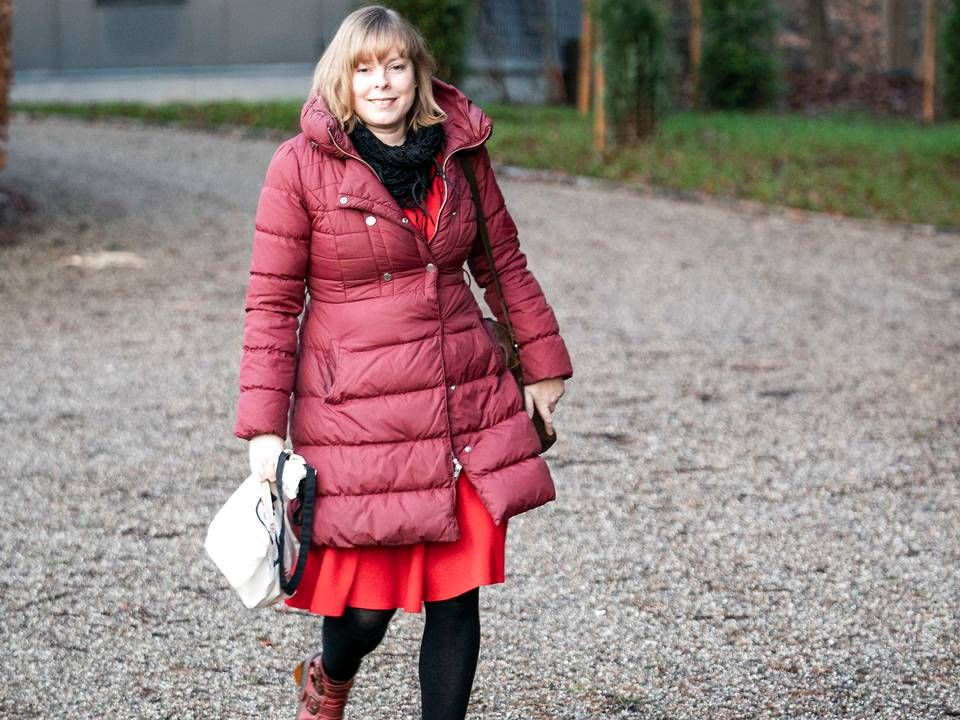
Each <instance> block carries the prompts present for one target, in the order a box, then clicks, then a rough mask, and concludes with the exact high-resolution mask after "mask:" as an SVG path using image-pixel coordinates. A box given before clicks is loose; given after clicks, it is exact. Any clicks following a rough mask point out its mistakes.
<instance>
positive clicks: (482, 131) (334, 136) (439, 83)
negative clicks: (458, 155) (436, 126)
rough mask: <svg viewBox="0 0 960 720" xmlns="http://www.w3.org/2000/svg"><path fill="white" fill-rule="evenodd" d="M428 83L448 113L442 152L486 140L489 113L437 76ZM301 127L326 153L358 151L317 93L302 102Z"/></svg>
mask: <svg viewBox="0 0 960 720" xmlns="http://www.w3.org/2000/svg"><path fill="white" fill-rule="evenodd" d="M431 84H432V85H433V97H434V100H436V102H437V104H438V105H439V106H440V109H442V110H443V111H444V112H445V113H446V114H447V119H446V120H445V121H444V123H443V129H444V135H445V140H444V154H449V153H450V152H451V151H452V150H455V149H457V148H461V147H469V146H472V145H479V144H481V143H483V142H485V141H486V140H487V138H488V137H489V135H490V133H491V132H492V131H493V121H492V120H491V119H490V117H489V116H488V115H487V114H486V113H485V112H484V111H483V110H481V109H480V108H479V107H478V106H477V105H475V104H474V103H473V101H471V100H470V98H468V97H467V96H466V95H464V94H463V93H462V92H460V90H458V89H457V88H455V87H454V86H453V85H451V84H449V83H446V82H444V81H443V80H440V79H438V78H436V77H434V78H431ZM300 128H301V129H302V130H303V134H304V135H305V136H306V138H307V139H308V140H310V141H311V142H313V143H316V144H317V145H318V146H319V148H320V149H321V150H323V151H324V152H326V153H330V154H331V155H335V156H337V157H344V156H346V155H351V154H352V155H356V154H357V151H356V148H355V147H354V146H353V142H352V141H351V140H350V136H349V135H347V133H346V132H344V129H343V127H342V126H341V124H340V121H339V120H338V119H337V118H336V117H335V116H334V115H333V113H331V112H330V109H329V108H328V107H327V103H326V101H325V100H324V99H323V98H321V97H320V96H317V95H315V96H314V97H312V98H310V99H309V100H307V101H306V102H305V103H304V104H303V108H302V109H301V111H300Z"/></svg>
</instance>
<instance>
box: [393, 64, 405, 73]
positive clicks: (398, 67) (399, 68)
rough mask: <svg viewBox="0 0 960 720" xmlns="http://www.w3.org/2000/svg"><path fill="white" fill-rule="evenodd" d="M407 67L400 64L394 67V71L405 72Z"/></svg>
mask: <svg viewBox="0 0 960 720" xmlns="http://www.w3.org/2000/svg"><path fill="white" fill-rule="evenodd" d="M405 67H406V65H403V64H400V65H394V66H393V69H394V70H398V71H399V70H403V69H404V68H405Z"/></svg>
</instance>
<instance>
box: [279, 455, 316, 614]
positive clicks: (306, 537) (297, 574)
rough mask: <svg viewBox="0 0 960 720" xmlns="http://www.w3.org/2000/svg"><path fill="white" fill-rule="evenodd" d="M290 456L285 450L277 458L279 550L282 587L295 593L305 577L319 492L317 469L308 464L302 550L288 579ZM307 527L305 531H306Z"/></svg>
mask: <svg viewBox="0 0 960 720" xmlns="http://www.w3.org/2000/svg"><path fill="white" fill-rule="evenodd" d="M289 458H290V453H289V452H288V451H286V450H284V451H283V452H282V453H280V457H279V458H278V459H277V494H278V495H279V496H280V507H281V512H280V518H281V519H280V539H279V541H278V547H277V552H278V556H279V563H280V589H281V590H283V591H284V592H285V593H286V594H287V595H293V594H294V593H295V592H296V591H297V586H298V585H299V584H300V578H302V577H303V571H304V568H306V566H307V553H309V552H310V539H311V536H312V535H313V506H314V500H315V498H316V494H317V471H316V470H314V469H313V468H312V467H310V466H309V465H307V466H306V467H307V477H306V478H304V481H303V482H304V484H303V502H302V504H301V505H300V517H301V524H300V527H301V528H303V529H301V531H300V552H299V554H298V555H297V565H296V569H295V570H294V571H293V576H292V577H291V578H290V579H289V580H287V569H286V568H285V567H283V546H284V544H285V542H286V533H287V527H288V526H287V511H286V508H285V507H284V504H283V468H284V466H285V465H286V463H287V460H288V459H289ZM304 529H305V531H304Z"/></svg>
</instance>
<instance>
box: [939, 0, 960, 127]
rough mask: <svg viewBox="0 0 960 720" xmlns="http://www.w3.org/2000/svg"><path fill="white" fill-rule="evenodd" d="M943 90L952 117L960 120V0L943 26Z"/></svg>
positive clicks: (954, 2)
mask: <svg viewBox="0 0 960 720" xmlns="http://www.w3.org/2000/svg"><path fill="white" fill-rule="evenodd" d="M943 90H944V92H943V94H944V101H945V103H946V108H947V112H948V113H950V117H952V118H960V0H953V2H952V3H951V7H950V11H949V12H948V14H947V17H946V22H944V24H943Z"/></svg>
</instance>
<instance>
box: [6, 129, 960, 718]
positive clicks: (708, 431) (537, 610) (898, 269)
mask: <svg viewBox="0 0 960 720" xmlns="http://www.w3.org/2000/svg"><path fill="white" fill-rule="evenodd" d="M9 147H10V158H9V168H8V170H7V171H5V172H4V174H3V176H2V177H0V182H2V183H3V184H5V185H6V186H7V187H16V188H19V189H20V190H25V191H27V192H29V194H30V195H32V196H33V197H34V199H35V200H36V202H37V209H36V212H35V213H34V214H33V216H32V217H30V218H29V219H28V220H27V224H26V225H24V226H22V227H21V228H20V229H19V232H18V233H17V234H15V235H14V236H13V242H12V243H9V242H8V244H6V245H3V246H2V247H0V268H2V270H0V327H2V331H0V367H2V368H3V389H2V392H0V422H2V424H3V452H2V453H0V463H2V464H0V470H2V477H3V492H4V495H5V502H6V505H5V507H6V511H5V514H4V515H5V517H4V522H3V523H0V539H2V543H3V549H4V563H3V566H2V569H0V596H2V597H0V610H2V614H0V637H2V638H3V648H4V652H3V653H0V716H2V717H16V718H20V717H24V718H48V717H71V718H74V717H75V718H134V717H136V718H177V719H180V720H186V719H188V718H290V717H293V713H294V703H295V699H294V688H293V685H292V682H291V681H290V680H289V675H288V671H289V669H290V668H291V667H292V666H293V664H294V663H295V662H297V661H298V660H299V659H300V658H301V657H302V656H303V655H304V654H305V653H306V652H307V651H308V650H309V649H310V648H311V647H314V646H315V645H316V644H317V642H318V641H319V638H320V627H321V623H320V621H319V619H318V618H315V617H311V616H309V615H304V614H299V613H293V612H283V613H280V612H277V611H275V610H272V609H271V610H263V611H247V610H245V609H244V608H243V607H242V606H241V605H240V603H239V600H238V599H237V597H236V596H235V595H234V593H233V591H231V590H230V589H229V588H228V587H227V586H226V585H225V583H224V582H223V581H222V580H221V577H220V576H219V574H218V572H217V571H216V569H215V568H214V566H213V565H212V563H210V562H209V560H208V559H207V558H206V556H205V555H204V554H203V551H202V540H203V535H204V532H205V529H206V525H207V523H208V521H209V520H210V518H211V517H212V515H213V513H214V512H215V510H216V509H217V508H218V507H219V506H220V504H221V503H222V502H223V501H224V500H225V499H226V497H227V496H228V495H229V493H230V492H231V491H232V489H233V488H234V486H235V485H236V484H237V483H238V482H239V481H240V480H241V479H242V478H243V476H244V475H245V469H246V455H245V452H246V448H245V444H244V443H243V442H241V441H239V440H237V439H235V438H234V437H233V436H232V421H233V409H234V402H235V399H236V394H237V387H236V378H237V367H238V362H239V357H240V345H241V330H242V321H243V297H244V291H245V286H246V272H247V263H248V259H249V251H250V242H251V239H252V222H253V212H254V209H255V205H256V200H257V195H258V192H259V188H260V184H261V182H262V179H263V173H264V170H265V168H266V165H267V162H268V161H269V158H270V156H271V154H272V152H273V150H274V148H275V147H276V140H263V139H255V138H248V137H244V136H243V135H241V134H234V135H229V134H227V135H212V134H204V133H198V132H189V131H183V130H175V129H161V128H149V127H141V126H139V125H136V124H130V125H123V124H106V125H96V124H85V123H82V122H76V121H68V120H33V121H29V120H26V119H24V118H17V119H16V120H15V121H14V123H13V125H12V129H11V138H10V141H9ZM504 178H505V179H504V180H503V188H504V192H505V194H506V197H507V200H508V204H509V207H510V209H511V211H512V213H513V215H514V217H515V218H516V220H517V223H518V225H519V226H520V229H521V233H522V243H523V247H524V248H525V250H526V252H527V254H528V256H529V259H530V265H531V267H532V268H533V269H534V271H535V273H536V275H537V277H538V278H539V279H540V281H541V283H542V285H543V286H544V288H546V290H547V294H548V297H549V299H550V301H551V303H552V304H553V306H554V308H555V309H556V312H557V315H558V318H559V320H560V323H561V328H562V330H563V332H564V335H565V337H566V339H567V342H568V345H569V347H570V349H571V351H572V354H573V358H574V366H575V370H576V376H575V378H574V379H573V381H571V382H570V383H569V384H568V386H567V394H566V396H565V397H564V400H563V401H562V402H561V406H560V408H559V410H558V414H557V422H558V426H559V429H560V432H561V433H562V435H563V438H562V442H560V443H558V445H557V446H556V448H555V449H553V450H551V451H550V453H549V458H550V463H551V467H552V468H553V471H554V477H555V479H556V483H557V487H558V499H557V501H556V502H554V503H550V504H549V505H547V506H544V507H543V508H540V509H538V510H536V511H533V512H531V513H528V514H526V515H523V516H521V517H518V518H516V519H515V520H514V521H511V524H510V531H509V538H508V553H507V581H506V583H505V584H503V585H498V586H493V587H489V588H485V589H484V590H483V591H482V594H481V598H482V600H481V602H482V621H483V643H482V649H481V654H480V664H479V668H478V671H477V677H476V682H475V685H474V692H473V697H472V700H471V709H470V713H469V717H472V718H488V719H490V720H507V719H510V720H513V719H517V720H519V719H521V718H523V719H525V720H540V719H543V718H573V719H579V718H631V719H632V718H643V719H650V720H654V719H657V720H659V719H664V720H666V719H668V718H669V719H671V720H672V719H683V718H690V719H698V720H699V719H701V718H718V719H719V718H731V719H732V718H810V719H813V718H818V719H819V718H875V717H877V718H880V717H882V718H947V717H957V716H960V687H958V685H960V683H958V678H960V660H958V654H960V639H958V635H960V584H958V561H960V533H958V524H960V489H958V476H960V369H958V360H960V238H958V237H957V236H956V235H948V234H937V233H934V232H932V231H930V230H927V229H924V228H916V227H914V228H910V227H900V226H889V225H881V224H874V223H869V222H857V221H850V220H842V219H835V218H830V217H827V216H817V215H807V214H804V213H798V212H789V211H780V210H763V209H761V208H758V207H757V206H755V205H750V204H735V203H721V202H706V203H692V202H680V201H677V200H672V199H669V198H664V197H654V196H644V195H640V194H635V193H632V192H629V191H627V190H622V189H616V188H609V187H597V186H586V187H579V186H565V185H558V184H555V183H544V182H533V181H522V180H520V179H516V178H514V179H506V174H504ZM104 250H106V251H129V252H132V253H136V254H137V256H139V257H141V258H142V259H143V265H142V266H141V267H136V266H131V267H112V268H105V269H99V270H96V269H89V268H83V267H74V266H71V265H69V264H68V262H69V261H68V260H64V258H69V257H70V256H72V255H75V254H79V255H83V254H84V253H94V252H98V251H104ZM422 623H423V617H422V615H420V614H405V613H403V612H402V611H400V612H398V613H397V616H396V617H395V619H394V622H393V624H392V625H391V627H390V630H389V632H388V634H387V637H386V639H385V640H384V643H383V644H382V645H381V646H380V648H378V649H377V650H376V651H375V652H374V654H372V655H371V656H369V657H368V659H367V660H366V661H365V664H364V666H363V668H362V670H361V675H360V677H359V678H358V681H357V685H356V689H355V692H354V694H353V696H352V698H351V704H350V712H349V714H348V717H350V718H354V719H355V720H360V719H361V718H362V719H367V718H369V719H371V720H373V719H380V718H384V719H386V718H416V717H418V716H419V691H418V686H417V654H418V649H419V639H420V634H421V631H422Z"/></svg>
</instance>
